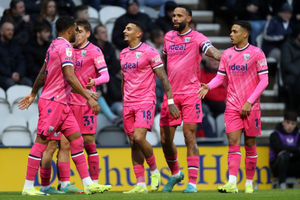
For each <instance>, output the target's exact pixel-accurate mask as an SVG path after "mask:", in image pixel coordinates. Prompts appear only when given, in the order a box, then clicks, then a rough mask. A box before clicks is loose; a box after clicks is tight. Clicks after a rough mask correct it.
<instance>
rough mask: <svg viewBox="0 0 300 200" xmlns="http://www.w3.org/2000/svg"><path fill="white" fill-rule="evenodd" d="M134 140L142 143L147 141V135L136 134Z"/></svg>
mask: <svg viewBox="0 0 300 200" xmlns="http://www.w3.org/2000/svg"><path fill="white" fill-rule="evenodd" d="M133 140H134V143H137V144H142V143H143V142H144V141H145V137H144V136H143V135H141V134H134V136H133Z"/></svg>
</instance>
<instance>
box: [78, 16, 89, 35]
mask: <svg viewBox="0 0 300 200" xmlns="http://www.w3.org/2000/svg"><path fill="white" fill-rule="evenodd" d="M76 25H77V26H82V27H83V28H84V30H85V31H87V32H91V31H92V27H91V24H90V23H89V22H88V21H87V20H82V19H80V20H76Z"/></svg>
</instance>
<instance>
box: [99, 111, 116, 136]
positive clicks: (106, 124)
mask: <svg viewBox="0 0 300 200" xmlns="http://www.w3.org/2000/svg"><path fill="white" fill-rule="evenodd" d="M110 126H113V124H112V123H111V121H109V120H108V119H107V118H106V117H105V115H104V114H102V113H100V114H99V115H97V133H98V132H99V131H101V130H103V129H104V128H106V127H110Z"/></svg>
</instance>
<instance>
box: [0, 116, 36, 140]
mask: <svg viewBox="0 0 300 200" xmlns="http://www.w3.org/2000/svg"><path fill="white" fill-rule="evenodd" d="M1 127H2V130H3V131H2V134H1V139H2V144H3V145H4V146H28V145H31V143H32V142H31V141H32V140H31V135H30V132H29V130H28V128H27V122H26V120H25V119H23V118H20V117H18V116H16V115H8V116H7V117H6V119H5V120H4V121H3V123H2V126H1Z"/></svg>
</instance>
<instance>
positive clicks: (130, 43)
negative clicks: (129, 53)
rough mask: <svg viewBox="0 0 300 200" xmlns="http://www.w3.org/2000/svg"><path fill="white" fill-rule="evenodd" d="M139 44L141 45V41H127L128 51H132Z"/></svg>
mask: <svg viewBox="0 0 300 200" xmlns="http://www.w3.org/2000/svg"><path fill="white" fill-rule="evenodd" d="M140 43H141V40H139V39H136V40H132V41H129V42H128V44H129V48H130V49H134V48H136V47H137V46H139V44H140Z"/></svg>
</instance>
